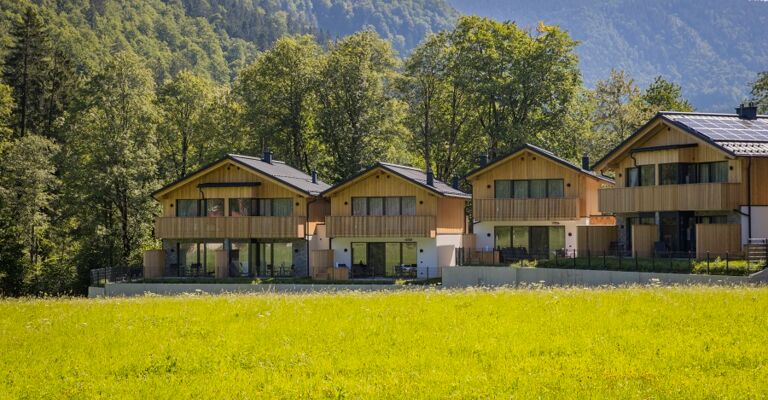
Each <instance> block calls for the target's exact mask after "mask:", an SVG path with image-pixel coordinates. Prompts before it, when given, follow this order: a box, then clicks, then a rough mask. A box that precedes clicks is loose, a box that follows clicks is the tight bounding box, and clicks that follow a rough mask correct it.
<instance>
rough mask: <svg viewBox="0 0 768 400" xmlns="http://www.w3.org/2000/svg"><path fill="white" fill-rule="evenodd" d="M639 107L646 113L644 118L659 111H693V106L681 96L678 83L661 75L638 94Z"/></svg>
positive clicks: (681, 90)
mask: <svg viewBox="0 0 768 400" xmlns="http://www.w3.org/2000/svg"><path fill="white" fill-rule="evenodd" d="M639 101H640V107H641V108H642V109H643V111H644V112H645V115H646V118H645V119H646V120H647V119H650V118H651V116H653V114H656V113H657V112H659V111H693V106H691V103H689V102H688V100H686V99H684V98H683V89H682V88H681V87H680V85H678V84H676V83H674V82H670V81H668V80H666V79H664V78H663V77H661V76H657V77H656V79H654V81H653V82H652V83H651V84H650V85H648V87H647V88H646V89H645V91H643V94H642V95H640V99H639Z"/></svg>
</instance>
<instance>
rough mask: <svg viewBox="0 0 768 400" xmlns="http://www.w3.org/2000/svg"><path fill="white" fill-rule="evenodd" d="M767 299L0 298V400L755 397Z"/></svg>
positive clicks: (761, 374) (732, 291)
mask: <svg viewBox="0 0 768 400" xmlns="http://www.w3.org/2000/svg"><path fill="white" fill-rule="evenodd" d="M766 367H768V289H766V288H707V287H694V288H645V289H641V288H632V289H612V290H610V289H553V290H543V289H542V290H519V291H511V290H499V291H437V290H431V289H427V290H418V291H409V292H399V293H391V294H381V293H379V294H376V293H369V294H361V293H348V294H314V295H274V294H272V295H252V296H219V297H175V298H156V297H155V298H151V297H146V298H137V299H110V300H86V299H63V300H4V301H0V398H31V399H38V398H77V399H82V398H107V397H111V398H137V399H138V398H140V399H145V398H284V399H297V398H348V399H370V398H407V399H413V398H601V399H602V398H638V399H651V398H748V399H755V398H765V397H766V396H768V373H767V372H768V369H766Z"/></svg>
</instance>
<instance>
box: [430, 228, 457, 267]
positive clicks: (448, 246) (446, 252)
mask: <svg viewBox="0 0 768 400" xmlns="http://www.w3.org/2000/svg"><path fill="white" fill-rule="evenodd" d="M461 238H462V235H437V238H436V239H435V240H436V243H437V265H438V266H439V267H441V268H442V267H452V266H455V265H456V248H458V247H461V246H462V243H461Z"/></svg>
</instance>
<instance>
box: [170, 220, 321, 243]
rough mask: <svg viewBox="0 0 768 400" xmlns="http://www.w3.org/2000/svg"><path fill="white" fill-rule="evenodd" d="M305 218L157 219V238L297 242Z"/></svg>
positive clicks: (300, 235)
mask: <svg viewBox="0 0 768 400" xmlns="http://www.w3.org/2000/svg"><path fill="white" fill-rule="evenodd" d="M306 221H307V219H306V217H159V218H156V219H155V236H156V237H157V238H159V239H250V238H275V239H283V238H285V239H298V238H303V237H304V226H305V224H306Z"/></svg>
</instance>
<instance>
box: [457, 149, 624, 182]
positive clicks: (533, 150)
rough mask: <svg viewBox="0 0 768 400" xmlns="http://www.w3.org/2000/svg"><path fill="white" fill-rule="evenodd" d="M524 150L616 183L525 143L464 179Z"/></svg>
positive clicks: (476, 169) (470, 172) (471, 172)
mask: <svg viewBox="0 0 768 400" xmlns="http://www.w3.org/2000/svg"><path fill="white" fill-rule="evenodd" d="M523 150H529V151H532V152H534V153H536V154H539V155H541V156H543V157H546V158H548V159H550V160H552V161H554V162H556V163H558V164H560V165H562V166H564V167H566V168H570V169H572V170H574V171H576V172H581V173H582V174H586V175H589V176H591V177H592V178H595V179H600V180H603V181H606V182H609V183H614V182H613V179H611V178H609V177H607V176H604V175H602V174H598V173H596V172H594V171H590V170H587V169H584V168H581V167H580V166H578V165H576V164H574V163H572V162H570V161H568V160H566V159H563V158H560V157H558V156H556V155H555V153H553V152H551V151H549V150H545V149H542V148H541V147H538V146H534V145H532V144H530V143H525V144H523V145H522V146H519V147H516V148H515V149H514V150H512V151H510V152H509V153H507V154H504V155H503V156H501V157H498V158H496V159H495V160H493V161H491V162H489V163H488V164H485V165H483V166H480V167H477V168H475V169H473V170H472V171H469V173H467V175H465V176H464V178H465V179H468V178H471V177H473V176H475V175H477V174H480V173H482V172H483V171H486V170H488V169H490V168H493V167H495V166H497V165H499V164H501V163H502V162H504V161H507V160H509V159H510V158H512V157H513V156H515V155H517V154H518V153H520V152H521V151H523Z"/></svg>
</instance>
